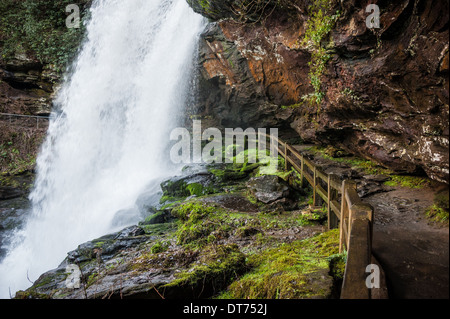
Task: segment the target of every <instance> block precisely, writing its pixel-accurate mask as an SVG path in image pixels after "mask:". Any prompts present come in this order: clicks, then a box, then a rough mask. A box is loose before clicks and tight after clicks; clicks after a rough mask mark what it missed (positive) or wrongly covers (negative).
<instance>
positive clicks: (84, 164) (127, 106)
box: [0, 0, 203, 298]
mask: <svg viewBox="0 0 450 319" xmlns="http://www.w3.org/2000/svg"><path fill="white" fill-rule="evenodd" d="M202 27H203V19H202V18H201V17H200V16H199V15H197V14H195V13H194V12H193V11H192V9H191V8H189V6H188V5H187V3H186V0H127V1H123V0H98V1H94V4H93V6H92V9H91V20H90V22H89V24H88V26H87V31H88V38H87V41H86V43H85V44H84V46H83V49H82V51H81V52H80V55H79V58H78V60H77V62H76V64H75V67H74V71H73V74H72V75H71V76H70V77H69V78H68V80H67V81H66V83H65V84H64V86H63V87H62V89H61V91H60V92H59V96H58V98H57V100H56V102H55V104H56V107H55V114H54V118H53V120H52V121H51V123H50V127H49V131H48V137H47V140H46V142H45V144H44V146H43V149H42V150H41V153H40V155H39V158H38V163H37V165H38V177H37V181H36V185H35V190H34V191H33V193H32V194H31V200H32V203H33V212H32V217H31V218H30V220H29V221H28V222H27V224H26V226H25V227H24V229H23V230H22V231H21V232H20V233H19V234H17V240H16V243H15V244H14V247H12V248H11V250H10V252H9V254H8V255H7V256H6V257H5V259H4V260H3V262H2V264H1V265H0V297H1V298H9V291H11V292H12V294H14V293H15V292H16V291H17V290H20V289H26V288H28V287H29V286H30V285H31V284H30V282H29V280H28V278H29V279H30V280H32V281H34V280H36V279H37V278H38V277H39V276H40V275H41V274H42V273H44V272H45V271H48V270H50V269H53V268H56V267H57V266H58V264H59V263H60V262H61V261H62V260H63V259H64V258H65V257H66V255H67V252H68V251H70V250H73V249H75V248H76V247H77V246H78V245H79V244H81V243H83V242H86V241H88V240H92V239H95V238H98V237H100V236H103V235H105V234H107V233H109V232H112V231H116V230H119V228H120V227H122V228H123V227H125V226H128V225H129V224H131V223H132V222H137V221H138V218H139V216H137V215H133V213H132V212H133V210H132V208H133V207H134V205H135V202H136V200H137V198H138V197H139V195H140V194H141V193H142V192H143V191H144V190H145V189H146V187H148V185H149V184H151V182H152V181H159V179H160V178H162V177H164V176H167V175H169V173H170V172H169V171H168V170H169V166H168V165H167V162H168V157H167V158H164V157H163V156H162V154H164V150H165V148H166V147H167V143H168V142H169V136H170V130H171V128H172V127H173V126H174V125H175V117H176V116H177V114H179V112H181V109H182V108H183V106H184V104H185V97H186V90H187V82H188V81H189V72H190V69H191V67H192V63H191V62H192V57H193V53H194V50H195V47H196V43H197V37H198V35H199V33H200V32H201V30H202ZM155 185H156V182H155ZM127 209H131V210H130V214H131V215H130V216H127V218H125V220H123V219H122V220H120V219H119V220H115V216H116V213H117V212H118V211H121V210H127ZM127 219H128V220H127Z"/></svg>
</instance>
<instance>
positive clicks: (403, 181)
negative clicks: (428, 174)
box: [385, 175, 431, 189]
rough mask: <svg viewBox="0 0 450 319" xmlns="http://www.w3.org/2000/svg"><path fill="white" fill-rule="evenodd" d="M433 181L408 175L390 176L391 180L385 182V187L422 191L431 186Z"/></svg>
mask: <svg viewBox="0 0 450 319" xmlns="http://www.w3.org/2000/svg"><path fill="white" fill-rule="evenodd" d="M430 183H431V181H430V180H429V179H428V178H425V177H420V176H407V175H390V180H389V181H387V182H385V185H387V186H392V187H397V186H401V187H406V188H412V189H420V188H424V187H426V186H429V185H430Z"/></svg>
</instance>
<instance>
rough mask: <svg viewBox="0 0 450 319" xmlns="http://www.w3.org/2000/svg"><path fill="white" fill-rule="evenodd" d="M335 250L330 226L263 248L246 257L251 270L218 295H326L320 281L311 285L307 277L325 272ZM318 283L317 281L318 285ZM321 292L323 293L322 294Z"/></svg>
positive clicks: (334, 233)
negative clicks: (318, 232) (309, 235)
mask: <svg viewBox="0 0 450 319" xmlns="http://www.w3.org/2000/svg"><path fill="white" fill-rule="evenodd" d="M338 252H339V232H338V231H337V230H333V231H330V232H327V233H324V234H321V235H318V236H316V237H313V238H310V239H306V240H303V241H296V242H293V243H291V244H282V245H280V246H279V247H276V248H273V249H268V250H265V251H263V252H261V253H256V254H254V255H251V256H249V257H248V264H249V266H252V267H253V270H252V271H250V272H249V273H247V274H246V275H244V276H243V277H241V278H240V279H239V280H237V281H235V282H233V283H232V284H231V285H230V286H229V287H228V289H227V291H226V292H225V293H224V294H222V295H221V296H220V297H226V298H232V299H247V298H249V299H276V298H283V299H290V298H309V297H315V296H318V295H321V296H322V297H328V294H329V291H330V290H329V289H328V288H329V287H328V288H327V284H324V285H323V287H322V286H321V287H320V288H318V289H311V283H310V279H311V278H315V279H317V278H319V277H320V276H319V277H317V276H316V274H319V273H320V274H323V273H328V272H329V269H330V261H331V259H330V258H331V257H334V256H335V255H336V254H337V253H338ZM319 286H320V285H319ZM322 294H324V295H322Z"/></svg>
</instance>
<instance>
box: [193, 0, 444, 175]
mask: <svg viewBox="0 0 450 319" xmlns="http://www.w3.org/2000/svg"><path fill="white" fill-rule="evenodd" d="M317 2H320V1H319V0H315V1H305V0H291V1H280V2H277V1H270V0H267V1H263V0H257V1H254V2H253V3H256V4H260V5H261V7H259V9H258V8H257V9H255V10H253V11H251V10H249V9H248V7H245V4H246V3H245V1H238V0H229V1H222V0H220V1H219V0H206V1H203V0H188V3H189V4H190V5H191V7H192V8H193V9H194V10H195V11H196V12H199V13H201V14H203V15H204V16H206V17H208V18H209V19H210V21H211V23H210V24H209V26H208V28H207V30H206V31H205V33H204V34H203V36H202V38H201V41H200V42H201V43H200V51H199V66H200V76H199V90H200V94H199V97H198V100H197V107H198V113H199V114H201V115H203V116H205V117H212V118H213V119H215V121H216V125H218V126H222V127H237V126H243V127H279V128H280V129H281V130H282V131H283V130H284V131H287V130H290V129H293V130H295V131H296V132H297V133H298V134H299V135H300V136H301V137H302V139H304V140H306V141H310V142H315V143H324V144H331V145H334V146H339V147H342V148H344V149H346V150H347V151H350V152H352V153H354V154H357V155H360V156H362V157H365V158H367V159H370V160H373V161H375V162H377V163H379V164H381V165H383V166H385V167H388V168H390V169H392V170H394V171H396V172H398V173H408V174H423V173H426V174H427V175H428V176H429V177H430V178H432V179H435V180H437V181H440V182H445V183H447V184H448V178H449V160H448V146H449V128H448V126H449V125H448V124H449V123H448V114H449V95H448V93H449V86H448V72H449V71H448V55H449V54H448V36H449V29H448V9H449V8H448V7H449V4H448V1H438V0H435V1H424V0H402V1H396V2H394V3H392V2H389V1H377V0H374V1H364V0H362V1H357V0H351V1H340V2H338V1H336V3H335V4H334V6H332V7H331V9H330V10H329V12H327V13H326V14H329V15H332V14H336V13H337V17H338V18H337V19H336V20H335V24H334V25H333V27H332V29H331V30H330V32H328V33H327V35H326V36H325V37H323V39H322V40H321V43H320V47H321V48H323V52H325V53H326V54H327V56H328V58H327V59H326V63H325V64H324V70H323V72H321V74H320V76H319V80H320V82H321V83H320V90H321V93H320V94H321V95H322V98H321V100H320V102H319V103H310V102H308V101H307V99H305V97H307V96H308V94H309V95H310V96H311V94H312V93H314V90H315V87H314V86H313V85H312V84H311V75H310V71H311V70H312V68H313V66H314V64H316V63H317V62H316V61H317V59H316V60H314V59H315V58H314V50H313V48H312V46H311V45H310V43H309V42H307V41H303V40H304V38H305V35H306V34H307V32H308V26H309V24H311V23H312V22H311V21H312V18H311V16H312V15H311V7H310V5H315V4H316V3H317ZM322 2H323V1H322ZM277 3H278V4H277ZM369 3H375V4H377V5H378V6H379V8H380V22H381V23H380V28H378V29H369V28H367V26H366V18H367V17H368V16H369V15H370V14H371V13H370V12H369V13H366V7H367V5H368V4H369ZM324 12H325V11H324ZM310 61H312V64H311V65H309V62H310ZM313 84H314V83H313ZM316 93H317V92H316Z"/></svg>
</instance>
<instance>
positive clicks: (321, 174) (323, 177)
mask: <svg viewBox="0 0 450 319" xmlns="http://www.w3.org/2000/svg"><path fill="white" fill-rule="evenodd" d="M316 170H317V177H319V178H320V179H321V180H323V181H324V182H325V183H328V174H325V173H324V172H323V171H322V170H320V169H319V168H316Z"/></svg>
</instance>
